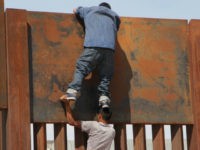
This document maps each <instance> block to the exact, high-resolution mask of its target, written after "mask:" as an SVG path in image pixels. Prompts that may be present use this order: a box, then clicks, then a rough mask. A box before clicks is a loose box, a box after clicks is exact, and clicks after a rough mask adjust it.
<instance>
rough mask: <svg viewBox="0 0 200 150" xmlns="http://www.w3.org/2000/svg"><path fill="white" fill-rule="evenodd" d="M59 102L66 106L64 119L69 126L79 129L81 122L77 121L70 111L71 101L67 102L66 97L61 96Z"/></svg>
mask: <svg viewBox="0 0 200 150" xmlns="http://www.w3.org/2000/svg"><path fill="white" fill-rule="evenodd" d="M60 100H62V101H64V102H65V106H66V118H67V121H68V123H69V124H70V125H72V126H75V127H79V128H80V127H81V122H80V121H77V120H76V119H75V118H74V116H73V113H72V110H71V107H70V103H71V102H73V101H71V102H70V100H67V96H66V95H63V96H61V97H60Z"/></svg>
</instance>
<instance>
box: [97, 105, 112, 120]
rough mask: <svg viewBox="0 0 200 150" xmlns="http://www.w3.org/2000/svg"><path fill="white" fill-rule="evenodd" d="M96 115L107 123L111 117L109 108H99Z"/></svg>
mask: <svg viewBox="0 0 200 150" xmlns="http://www.w3.org/2000/svg"><path fill="white" fill-rule="evenodd" d="M98 114H101V115H102V118H103V119H104V120H105V121H109V120H110V118H111V116H112V111H111V109H110V108H100V109H99V111H98Z"/></svg>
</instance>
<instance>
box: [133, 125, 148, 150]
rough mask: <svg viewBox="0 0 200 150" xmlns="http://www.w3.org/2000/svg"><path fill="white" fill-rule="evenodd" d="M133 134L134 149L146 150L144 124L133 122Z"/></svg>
mask: <svg viewBox="0 0 200 150" xmlns="http://www.w3.org/2000/svg"><path fill="white" fill-rule="evenodd" d="M133 135H134V138H133V139H134V150H146V138H145V125H143V124H135V125H134V126H133Z"/></svg>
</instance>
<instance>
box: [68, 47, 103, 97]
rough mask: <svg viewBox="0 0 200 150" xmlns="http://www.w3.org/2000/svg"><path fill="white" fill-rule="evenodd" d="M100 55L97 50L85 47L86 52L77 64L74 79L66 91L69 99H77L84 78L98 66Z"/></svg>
mask: <svg viewBox="0 0 200 150" xmlns="http://www.w3.org/2000/svg"><path fill="white" fill-rule="evenodd" d="M99 57H100V55H99V53H98V51H97V50H95V49H91V48H85V49H84V52H83V53H82V55H81V56H80V58H79V59H78V61H77V64H76V70H75V73H74V79H73V81H72V82H71V83H70V84H69V86H68V89H67V91H66V93H67V97H68V98H67V99H74V100H76V99H77V97H78V96H79V93H80V90H81V85H82V81H83V79H84V78H85V77H86V76H87V75H88V74H89V73H90V72H92V70H93V69H94V68H95V67H96V64H97V60H98V59H99Z"/></svg>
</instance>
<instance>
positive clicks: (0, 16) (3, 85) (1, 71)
mask: <svg viewBox="0 0 200 150" xmlns="http://www.w3.org/2000/svg"><path fill="white" fill-rule="evenodd" d="M5 38H6V37H5V15H4V1H3V0H0V109H2V108H7V82H6V81H7V77H6V75H7V74H6V43H5Z"/></svg>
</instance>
